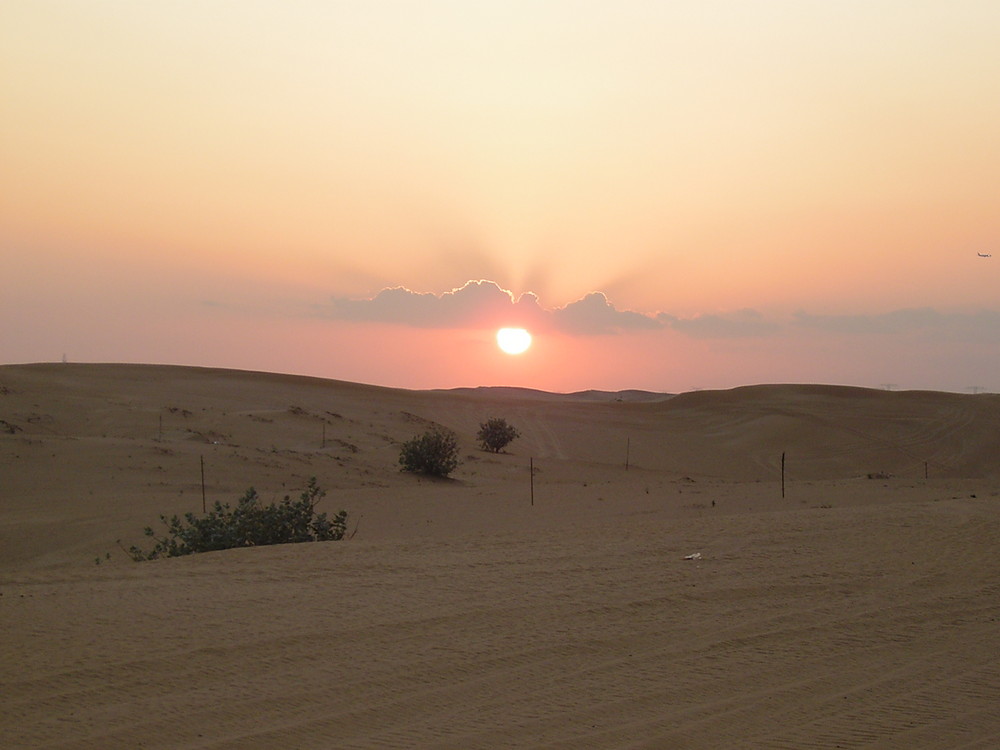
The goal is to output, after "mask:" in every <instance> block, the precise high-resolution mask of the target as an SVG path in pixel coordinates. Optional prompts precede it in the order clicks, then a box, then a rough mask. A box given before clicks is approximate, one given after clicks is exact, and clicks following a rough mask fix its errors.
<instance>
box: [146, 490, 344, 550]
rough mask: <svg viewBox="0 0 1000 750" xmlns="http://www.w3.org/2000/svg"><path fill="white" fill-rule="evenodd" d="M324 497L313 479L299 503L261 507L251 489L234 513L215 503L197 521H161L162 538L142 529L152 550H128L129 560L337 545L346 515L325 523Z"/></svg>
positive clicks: (288, 501)
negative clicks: (321, 505)
mask: <svg viewBox="0 0 1000 750" xmlns="http://www.w3.org/2000/svg"><path fill="white" fill-rule="evenodd" d="M325 494H326V492H324V491H323V490H322V489H320V488H319V487H318V486H317V484H316V478H315V477H313V478H312V479H310V480H309V483H308V484H307V486H306V489H305V491H304V492H303V493H302V494H301V495H300V497H299V499H298V500H294V501H293V500H291V499H290V498H289V497H287V496H286V497H285V499H284V500H282V501H281V502H280V503H277V504H275V503H271V504H270V505H261V504H260V502H259V499H260V498H259V497H258V495H257V491H256V490H255V489H254V488H253V487H251V488H250V489H248V490H247V491H246V493H245V494H244V495H243V497H241V498H240V499H239V500H238V501H237V503H236V507H231V506H230V505H229V503H224V504H223V503H219V502H216V503H215V505H214V506H213V508H212V510H211V511H210V512H209V513H207V514H206V515H205V516H204V517H202V518H198V517H197V516H195V514H194V513H185V514H184V518H183V519H181V518H178V517H177V516H174V517H172V518H170V519H169V520H168V519H167V517H166V516H160V521H162V522H163V524H164V525H165V526H166V527H167V529H166V535H165V536H162V537H160V536H157V535H156V532H154V531H153V529H152V528H150V527H148V526H147V527H146V530H145V534H146V536H148V537H151V538H152V539H153V540H154V541H155V544H154V546H153V549H152V550H150V551H149V552H144V551H143V550H141V549H139V548H138V547H130V548H129V549H128V554H129V555H130V556H131V557H132V559H133V560H137V561H138V560H155V559H156V558H159V557H180V556H181V555H190V554H194V553H196V552H211V551H214V550H223V549H233V548H235V547H254V546H261V545H269V544H289V543H295V542H326V541H338V540H340V539H343V538H344V533H345V532H346V530H347V512H346V511H343V510H342V511H340V512H339V513H337V514H336V515H335V516H334V517H333V519H328V518H327V517H326V513H319V514H317V513H316V512H315V509H316V503H318V502H319V501H320V499H321V498H322V497H323V496H324V495H325Z"/></svg>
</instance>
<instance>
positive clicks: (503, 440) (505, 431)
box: [476, 417, 521, 453]
mask: <svg viewBox="0 0 1000 750" xmlns="http://www.w3.org/2000/svg"><path fill="white" fill-rule="evenodd" d="M520 436H521V433H519V432H518V431H517V430H516V429H514V427H513V426H512V425H510V424H508V423H507V420H506V419H504V418H502V417H491V418H490V419H488V420H486V421H485V422H481V423H480V425H479V432H478V433H477V435H476V438H478V440H479V446H480V447H481V448H482V449H483V450H484V451H492V452H493V453H499V452H500V451H502V450H503V449H504V448H506V447H507V445H508V444H509V443H510V442H511V441H512V440H513V439H514V438H517V437H520Z"/></svg>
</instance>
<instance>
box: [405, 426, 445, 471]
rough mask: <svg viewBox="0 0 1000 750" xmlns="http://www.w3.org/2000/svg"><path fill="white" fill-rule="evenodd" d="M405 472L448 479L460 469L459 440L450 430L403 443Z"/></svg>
mask: <svg viewBox="0 0 1000 750" xmlns="http://www.w3.org/2000/svg"><path fill="white" fill-rule="evenodd" d="M399 463H400V465H401V466H402V467H403V471H412V472H414V473H415V474H427V475H429V476H435V477H446V476H448V475H449V474H451V472H453V471H454V470H455V469H456V468H457V467H458V438H457V437H456V436H455V433H453V432H451V431H450V430H444V429H440V428H438V429H434V430H430V431H428V432H425V433H424V434H423V435H418V436H417V437H415V438H413V439H412V440H408V441H406V442H405V443H403V448H402V450H401V451H400V452H399Z"/></svg>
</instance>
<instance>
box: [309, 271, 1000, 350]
mask: <svg viewBox="0 0 1000 750" xmlns="http://www.w3.org/2000/svg"><path fill="white" fill-rule="evenodd" d="M320 314H321V315H323V316H324V317H329V318H335V319H338V320H356V321H372V322H381V323H392V324H396V325H406V326H412V327H416V328H466V327H491V326H499V325H522V326H526V327H530V328H533V329H535V330H552V331H561V332H563V333H570V334H574V335H609V334H617V333H624V332H628V331H648V330H657V329H663V330H671V331H675V332H677V333H679V334H682V335H684V336H688V337H691V338H698V339H752V338H763V337H770V336H775V335H778V334H782V333H786V332H789V331H793V330H796V329H797V330H799V331H802V330H807V331H809V330H811V331H814V332H816V333H829V334H842V335H849V336H858V335H872V336H875V335H897V336H904V335H905V336H914V337H921V336H922V337H927V338H940V339H949V340H954V341H967V342H981V343H1000V312H996V311H990V310H983V311H978V312H971V313H946V312H941V311H938V310H935V309H933V308H929V307H921V308H910V309H903V310H893V311H890V312H885V313H880V314H875V315H812V314H809V313H806V312H801V311H800V312H798V313H796V314H795V315H794V316H792V318H791V319H787V318H786V319H783V320H775V319H770V318H768V317H766V316H765V315H763V314H762V313H760V312H758V311H757V310H752V309H742V310H734V311H731V312H722V313H706V314H703V315H695V316H693V317H687V318H681V317H677V316H674V315H671V314H669V313H664V312H660V313H657V314H652V315H651V314H646V313H641V312H635V311H632V310H619V309H618V308H617V307H615V305H614V304H613V303H612V302H611V300H609V299H608V297H607V295H606V294H605V293H604V292H591V293H589V294H587V295H586V296H584V297H582V298H581V299H578V300H576V301H575V302H571V303H569V304H568V305H565V306H564V307H558V308H551V309H550V308H545V307H543V306H542V304H541V302H540V300H539V299H538V297H537V296H536V295H534V294H532V293H531V292H526V293H524V294H522V295H521V296H520V297H519V298H516V299H515V297H514V295H513V294H512V293H511V292H510V291H508V290H506V289H504V288H502V287H501V286H500V285H499V284H497V283H496V282H494V281H489V280H484V279H480V280H478V281H469V282H467V283H465V284H463V285H462V286H461V287H458V288H456V289H452V290H451V291H449V292H445V293H444V294H433V293H420V292H415V291H413V290H411V289H407V288H405V287H401V286H400V287H392V288H387V289H383V290H382V291H380V292H379V293H378V294H376V295H375V296H374V297H372V298H371V299H345V298H333V299H332V300H331V301H330V303H329V304H328V305H325V306H323V307H322V308H321V312H320Z"/></svg>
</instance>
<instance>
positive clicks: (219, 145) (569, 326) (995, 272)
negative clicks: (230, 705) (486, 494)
mask: <svg viewBox="0 0 1000 750" xmlns="http://www.w3.org/2000/svg"><path fill="white" fill-rule="evenodd" d="M998 38H1000V4H998V3H995V2H992V0H981V1H978V2H974V1H972V0H964V1H963V0H958V1H957V2H920V1H919V0H918V1H916V2H915V1H914V0H909V1H907V2H903V1H901V0H874V1H872V0H869V1H868V2H860V1H856V0H844V2H837V3H827V2H818V1H816V2H812V1H810V0H802V1H800V2H791V1H782V2H779V1H777V0H762V2H753V3H747V2H740V1H738V0H714V1H713V0H706V1H695V0H677V1H675V2H652V1H649V2H639V1H634V0H633V1H631V2H629V1H628V0H626V1H625V2H621V3H607V2H597V1H596V0H577V1H575V2H570V1H569V0H564V1H561V2H557V1H554V0H538V1H537V2H518V1H516V0H515V1H507V2H492V1H484V2H474V3H473V2H464V1H462V2H460V1H459V0H426V1H425V2H419V3H418V2H404V1H403V0H394V1H388V0H365V1H364V2H361V1H356V2H355V1H351V2H346V1H345V2H318V1H317V2H309V1H304V2H299V3H282V2H277V1H276V0H246V1H244V2H230V1H224V0H199V1H197V2H195V1H193V0H192V1H186V0H177V1H176V2H163V3H134V2H126V1H125V0H88V2H83V3H73V2H57V1H52V2H46V1H44V0H30V1H28V0H7V2H5V3H3V4H2V5H0V108H2V110H0V255H2V268H0V271H2V272H0V363H15V362H30V361H52V360H57V359H59V358H60V357H62V356H63V355H65V356H66V357H67V358H68V359H70V360H73V361H141V362H167V363H178V364H195V365H207V366H222V367H240V368H248V369H261V370H277V371H282V372H299V373H303V374H310V375H319V376H323V377H331V378H340V379H347V380H360V381H363V382H369V383H376V384H382V385H393V386H402V387H413V388H426V387H450V386H458V385H491V384H510V385H524V386H530V387H537V388H546V389H551V390H575V389H583V388H608V389H619V388H647V389H651V390H662V391H679V390H686V389H688V388H692V387H729V386H735V385H740V384H743V383H749V382H791V381H795V382H799V381H810V382H816V381H819V382H835V383H849V384H855V385H865V386H873V387H879V386H881V385H885V384H893V386H894V387H900V388H938V389H947V390H956V391H963V390H965V389H967V388H970V387H973V386H975V387H976V388H977V389H986V390H1000V265H998V264H1000V210H998V202H997V196H1000V138H997V133H1000V96H998V95H997V92H998V90H1000V88H998V87H1000V52H998V51H997V44H996V40H997V39H998ZM978 252H986V253H993V255H994V257H993V258H988V259H987V258H980V257H978V256H977V253H978ZM470 281H471V282H477V283H473V284H470V283H469V282H470ZM527 319H530V320H531V321H533V322H534V323H535V325H536V327H535V328H532V327H531V326H529V325H527V323H526V320H527ZM521 325H524V326H525V327H526V328H528V329H529V330H531V332H532V334H533V335H534V336H535V340H534V345H533V346H532V347H531V349H530V350H529V351H528V352H525V354H523V355H520V356H518V357H510V356H505V355H503V354H502V353H501V352H499V351H498V350H497V347H496V345H495V333H496V330H497V329H498V328H500V327H503V326H521Z"/></svg>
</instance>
